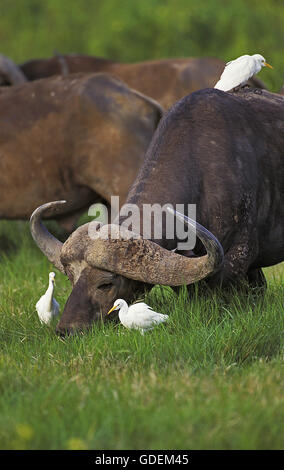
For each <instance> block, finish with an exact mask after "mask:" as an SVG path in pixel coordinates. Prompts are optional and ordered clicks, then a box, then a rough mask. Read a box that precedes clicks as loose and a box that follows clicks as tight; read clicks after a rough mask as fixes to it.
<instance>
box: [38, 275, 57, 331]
mask: <svg viewBox="0 0 284 470" xmlns="http://www.w3.org/2000/svg"><path fill="white" fill-rule="evenodd" d="M54 284H55V273H53V272H51V273H49V284H48V288H47V290H46V292H45V294H44V295H42V296H41V298H40V299H39V301H38V302H37V303H36V310H37V313H38V317H39V319H40V322H41V323H46V324H49V323H50V322H51V320H52V319H53V318H54V317H57V316H58V315H59V304H58V302H57V301H56V300H55V298H54V297H53V293H54Z"/></svg>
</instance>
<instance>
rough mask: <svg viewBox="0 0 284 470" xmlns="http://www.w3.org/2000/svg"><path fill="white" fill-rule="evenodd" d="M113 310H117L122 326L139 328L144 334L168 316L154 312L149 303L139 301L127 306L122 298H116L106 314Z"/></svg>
mask: <svg viewBox="0 0 284 470" xmlns="http://www.w3.org/2000/svg"><path fill="white" fill-rule="evenodd" d="M114 310H119V313H118V316H119V319H120V321H121V323H122V325H123V326H125V327H126V328H130V329H135V330H140V332H141V333H142V334H144V332H145V331H147V330H152V329H153V328H154V327H155V326H156V325H158V324H159V323H163V322H164V321H166V320H167V319H168V318H169V316H168V315H164V314H162V313H158V312H154V310H153V309H152V308H151V307H149V305H147V304H145V303H144V302H139V303H136V304H133V305H131V306H130V307H128V304H127V302H125V300H123V299H117V300H116V301H115V302H114V305H113V307H112V308H111V309H110V310H109V311H108V314H110V313H111V312H113V311H114Z"/></svg>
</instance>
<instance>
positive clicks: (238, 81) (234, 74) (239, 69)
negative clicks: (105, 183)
mask: <svg viewBox="0 0 284 470" xmlns="http://www.w3.org/2000/svg"><path fill="white" fill-rule="evenodd" d="M262 67H270V68H271V69H273V67H272V66H271V65H269V64H268V63H267V62H266V60H265V58H264V57H263V56H262V55H260V54H254V55H242V56H241V57H238V58H237V59H235V60H231V61H230V62H227V64H226V66H225V69H224V71H223V73H222V75H221V77H220V80H219V81H218V82H217V83H216V85H215V86H214V88H217V89H218V90H223V91H230V90H232V89H233V88H237V87H241V86H243V85H244V84H245V83H246V82H247V81H248V80H249V79H250V78H251V77H252V76H253V75H255V74H257V73H258V72H259V71H260V70H261V69H262Z"/></svg>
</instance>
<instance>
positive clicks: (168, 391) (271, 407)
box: [0, 221, 284, 449]
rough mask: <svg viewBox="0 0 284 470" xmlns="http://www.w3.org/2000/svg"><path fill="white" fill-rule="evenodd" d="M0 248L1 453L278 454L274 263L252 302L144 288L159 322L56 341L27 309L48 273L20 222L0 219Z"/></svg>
mask: <svg viewBox="0 0 284 470" xmlns="http://www.w3.org/2000/svg"><path fill="white" fill-rule="evenodd" d="M52 227H53V229H54V228H55V225H52ZM0 243H1V245H2V247H3V246H5V253H4V252H3V250H2V251H0V279H1V281H0V345H1V346H0V348H1V354H0V448H1V449H283V447H284V446H283V442H284V425H283V423H284V396H283V388H284V374H283V331H284V316H283V303H284V283H283V277H284V268H283V265H279V266H276V267H273V268H270V269H267V270H266V271H265V273H266V276H267V279H268V289H267V292H266V294H265V297H264V299H260V298H257V297H256V296H255V294H254V293H253V292H251V293H250V294H247V293H244V292H243V293H237V292H231V295H230V296H227V297H224V296H221V294H220V293H215V294H214V295H208V294H207V295H201V293H200V292H199V288H198V286H197V288H196V289H195V292H194V294H193V295H192V296H191V298H190V299H189V298H188V295H187V292H186V291H185V289H184V290H182V291H181V292H180V294H179V295H178V296H176V295H175V294H174V293H173V291H172V290H171V289H169V288H168V289H162V290H161V289H160V288H159V287H156V288H155V289H153V290H152V292H151V293H150V294H148V295H147V296H146V301H147V302H148V303H150V305H151V306H152V307H153V308H155V309H158V310H159V311H161V312H163V313H169V314H170V320H169V322H168V324H164V325H161V326H160V327H158V328H157V329H155V330H153V331H152V332H151V333H148V334H146V335H145V336H142V335H140V333H139V332H135V331H128V330H126V329H124V328H123V327H122V326H121V325H115V324H106V325H103V324H101V325H96V326H94V327H93V329H92V331H89V332H88V333H86V334H84V335H82V334H80V335H75V336H74V337H69V338H66V339H64V340H63V339H61V338H59V337H57V336H56V335H55V333H54V325H52V326H50V327H49V326H46V325H41V324H40V322H39V320H38V318H37V314H36V312H35V308H34V306H35V303H36V301H37V300H38V298H39V297H40V295H42V293H43V292H44V291H45V289H46V285H47V279H48V272H49V271H50V270H53V269H54V268H53V267H52V266H51V265H50V263H49V262H48V261H47V260H46V259H45V258H44V257H43V255H42V254H41V253H40V252H39V250H38V249H37V247H36V246H35V245H34V243H33V241H32V239H31V237H30V234H29V230H28V224H27V223H24V222H5V221H4V222H1V224H0ZM56 279H57V280H56V283H57V284H56V298H57V300H58V301H59V303H60V305H61V308H62V307H63V306H64V303H65V301H66V299H67V297H68V295H69V292H70V290H71V289H70V285H69V281H68V280H67V279H66V278H65V277H64V276H63V275H62V274H60V273H57V278H56Z"/></svg>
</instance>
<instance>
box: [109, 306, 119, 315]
mask: <svg viewBox="0 0 284 470" xmlns="http://www.w3.org/2000/svg"><path fill="white" fill-rule="evenodd" d="M116 309H117V305H114V306H113V307H112V308H111V309H110V310H109V311H108V312H107V315H109V314H110V313H111V312H113V311H114V310H116Z"/></svg>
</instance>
